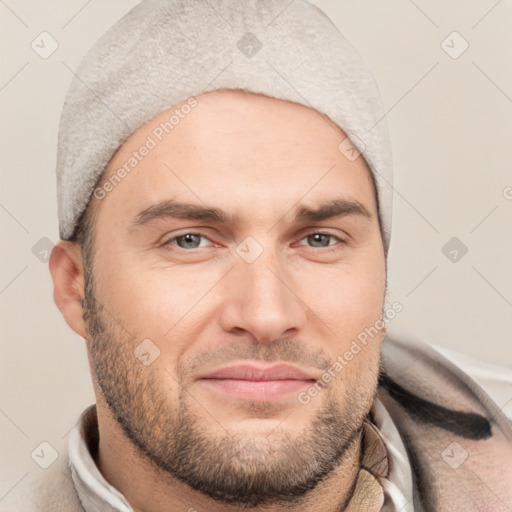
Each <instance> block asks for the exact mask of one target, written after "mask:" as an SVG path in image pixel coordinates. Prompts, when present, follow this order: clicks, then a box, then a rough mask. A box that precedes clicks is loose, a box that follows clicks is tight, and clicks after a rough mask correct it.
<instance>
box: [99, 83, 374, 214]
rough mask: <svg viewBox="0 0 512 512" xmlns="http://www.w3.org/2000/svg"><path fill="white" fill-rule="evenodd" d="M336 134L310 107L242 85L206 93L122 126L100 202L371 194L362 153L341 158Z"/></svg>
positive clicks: (264, 201) (271, 201) (261, 200)
mask: <svg viewBox="0 0 512 512" xmlns="http://www.w3.org/2000/svg"><path fill="white" fill-rule="evenodd" d="M345 138H346V135H345V134H344V133H343V131H342V130H341V129H340V128H339V127H338V126H336V125H335V124H334V123H333V122H332V121H330V120H329V119H328V118H327V116H325V115H323V114H320V113H319V112H317V111H315V110H314V109H312V108H309V107H306V106H303V105H299V104H297V103H293V102H289V101H282V100H277V99H274V98H269V97H267V96H262V95H257V94H253V93H246V92H243V91H214V92H210V93H207V94H204V95H201V96H198V97H197V98H194V101H193V102H191V101H190V100H189V102H184V103H183V104H180V105H177V106H176V107H173V108H171V109H169V110H167V111H165V112H162V113H161V114H159V115H158V116H156V117H155V118H153V119H152V120H151V121H149V122H148V123H146V124H144V125H143V126H141V127H140V128H139V129H138V130H137V131H136V132H135V133H134V134H132V136H131V137H130V138H129V139H128V140H127V141H126V142H125V143H124V144H123V145H122V146H121V148H120V149H119V150H118V151H117V153H116V154H115V156H114V158H113V159H112V161H111V162H110V163H109V165H108V167H107V169H106V171H105V173H104V177H103V180H102V183H106V182H107V181H109V180H110V182H111V184H112V186H110V187H108V188H109V191H108V192H109V193H108V195H107V197H106V198H105V200H104V201H102V202H103V203H105V204H107V203H111V202H113V201H114V200H116V199H117V201H116V202H118V203H121V202H122V203H125V204H126V202H139V203H141V204H142V203H145V204H148V203H150V202H154V201H161V200H163V199H168V198H169V194H172V196H173V198H176V197H178V196H179V198H180V199H184V200H190V199H193V200H194V201H195V202H200V201H203V202H210V203H211V202H212V198H215V199H217V200H218V201H219V202H221V203H229V202H230V203H232V204H234V205H237V202H238V206H240V205H241V202H244V201H245V203H246V204H247V203H248V202H249V203H251V204H252V205H253V206H256V205H257V206H258V207H260V208H261V207H262V206H263V205H266V206H267V207H268V208H270V209H272V208H276V207H278V206H279V205H278V204H277V202H281V203H283V202H284V203H287V204H288V205H289V206H291V205H292V204H293V202H296V201H297V200H298V199H299V198H300V197H303V196H306V195H308V197H309V198H310V199H312V200H313V199H314V197H315V195H318V194H324V193H325V191H329V190H336V189H338V190H339V191H340V192H344V191H346V193H347V194H348V195H352V196H354V195H357V196H360V197H357V199H362V200H363V201H366V202H367V203H372V200H373V194H374V189H373V182H372V178H371V173H370V171H369V169H368V167H367V165H366V162H365V161H364V158H363V157H362V156H360V157H359V158H357V159H356V160H354V161H349V160H348V159H347V158H346V157H345V156H344V154H342V152H340V150H339V145H340V143H341V142H342V141H344V140H345ZM141 155H142V156H141ZM121 171H122V172H121ZM120 175H121V178H119V176H120ZM276 201H277V202H276ZM102 208H103V206H102ZM368 209H370V210H371V209H372V205H371V204H368Z"/></svg>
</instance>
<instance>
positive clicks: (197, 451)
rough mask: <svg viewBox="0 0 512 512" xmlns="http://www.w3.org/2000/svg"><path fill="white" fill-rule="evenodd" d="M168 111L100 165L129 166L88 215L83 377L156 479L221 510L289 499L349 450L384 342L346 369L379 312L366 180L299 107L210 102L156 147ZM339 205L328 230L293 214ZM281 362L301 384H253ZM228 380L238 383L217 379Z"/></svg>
mask: <svg viewBox="0 0 512 512" xmlns="http://www.w3.org/2000/svg"><path fill="white" fill-rule="evenodd" d="M172 110H174V109H171V111H169V112H167V113H163V114H161V115H160V116H158V117H157V118H155V119H154V120H152V121H151V122H149V123H148V124H146V125H144V126H143V127H141V128H140V129H139V130H138V131H137V132H135V134H133V135H132V136H131V137H130V138H129V139H128V141H127V142H126V143H125V144H124V145H123V146H122V148H121V149H120V150H119V151H118V152H117V153H116V155H115V157H114V158H113V160H112V161H111V162H110V164H109V166H108V168H107V172H106V176H105V177H106V178H107V179H108V178H109V177H111V176H113V175H114V174H116V173H118V169H120V168H122V167H123V165H124V164H125V163H126V162H128V161H129V158H130V157H134V155H133V152H134V151H136V152H138V155H139V156H138V157H137V156H135V158H137V159H138V160H139V159H140V161H138V163H137V165H136V167H135V168H133V169H130V171H129V172H128V173H121V175H122V176H123V175H125V174H126V175H125V176H124V177H123V178H122V179H121V180H119V179H117V180H116V179H114V181H112V183H115V185H113V186H111V187H109V186H107V187H104V188H103V189H102V190H107V189H108V192H107V193H106V194H105V197H104V198H103V199H102V200H101V201H99V204H97V205H96V206H97V217H96V220H95V235H94V237H95V238H94V250H93V254H94V266H93V269H92V270H91V269H89V272H92V273H91V274H90V275H88V276H87V279H86V298H87V300H86V305H87V307H86V315H85V318H86V319H87V327H88V332H89V335H88V349H89V356H90V362H91V367H92V370H93V374H94V375H95V376H96V378H97V380H98V383H99V387H100V388H101V394H102V399H104V400H105V401H106V402H107V403H108V405H109V407H110V409H111V411H112V413H113V415H114V417H115V418H116V420H117V421H118V423H119V424H120V425H121V427H122V428H123V431H124V433H125V434H126V436H127V437H128V438H129V439H130V440H131V441H132V442H133V443H134V444H135V446H137V447H138V449H139V450H140V452H141V453H142V454H144V455H145V456H146V457H147V458H148V459H149V460H151V461H153V462H154V463H155V464H156V465H157V466H158V467H159V468H160V469H162V470H164V471H165V472H167V473H168V474H171V475H173V476H174V477H176V478H178V479H179V480H181V481H182V482H185V483H187V484H188V485H190V486H191V487H193V488H194V489H196V490H199V491H201V492H203V493H205V494H207V495H209V496H211V497H214V498H215V499H217V500H219V501H224V502H226V503H250V504H253V505H255V504H264V503H276V500H278V499H279V497H280V496H281V497H282V496H283V495H288V498H285V499H288V500H289V499H290V496H293V495H296V496H299V495H303V494H304V493H306V492H307V491H308V490H310V489H312V488H314V487H315V486H316V485H317V483H318V482H319V481H320V479H321V478H322V477H324V476H325V475H326V474H328V473H329V472H330V471H332V470H333V469H334V468H335V466H336V465H337V464H339V463H340V461H341V460H342V459H343V458H344V457H345V456H346V455H347V453H348V452H349V451H350V450H352V451H353V449H354V446H355V445H356V444H357V443H356V441H357V440H358V438H359V434H360V429H361V424H362V422H363V420H364V418H365V417H366V415H367V413H368V411H369V409H370V407H371V405H372V402H373V398H374V395H375V391H376V385H377V377H378V372H379V360H380V342H381V339H382V333H381V332H379V334H378V335H377V336H375V337H374V338H373V339H372V340H371V341H370V342H369V343H368V344H367V345H366V346H364V347H363V348H362V350H360V351H359V352H358V353H357V354H355V355H354V356H353V358H351V360H349V361H347V359H346V358H345V357H344V354H345V353H346V352H347V351H348V350H349V349H350V346H351V343H352V341H353V340H354V339H355V338H356V337H357V335H358V334H359V333H361V332H362V331H364V330H365V329H367V328H369V327H372V326H374V325H375V324H376V322H377V321H378V319H379V316H380V314H381V312H382V307H383V300H384V291H385V258H384V252H383V246H382V240H381V237H380V231H379V224H378V216H377V209H376V199H375V195H374V188H373V184H372V181H371V175H370V172H369V170H368V168H367V166H366V164H365V162H364V160H363V158H362V157H359V158H357V159H356V160H355V161H349V160H348V159H347V158H346V157H345V156H344V155H343V154H342V153H340V151H339V150H338V146H339V144H340V142H342V140H343V139H344V138H345V135H344V134H343V133H342V132H341V131H340V130H339V129H338V128H336V127H335V126H334V125H333V124H332V123H331V122H330V121H328V120H327V119H326V118H325V117H323V116H321V115H319V114H318V113H316V112H315V111H313V110H312V109H309V108H307V107H303V106H300V105H297V104H294V103H290V102H284V101H278V100H274V99H270V98H266V97H263V96H258V95H252V94H243V93H240V92H226V91H222V92H221V91H216V92H214V93H208V94H206V95H202V96H199V97H198V98H197V104H195V105H194V106H193V108H190V109H188V108H187V109H182V110H181V111H180V113H181V115H180V116H179V122H177V123H176V118H175V119H174V120H173V121H174V123H175V124H173V128H172V130H171V129H169V127H168V126H167V128H168V131H169V133H165V130H162V126H161V124H160V123H163V122H165V121H168V120H169V117H170V115H171V114H172ZM189 111H190V112H189ZM183 112H189V113H187V114H186V115H184V114H183ZM159 127H160V129H159ZM157 134H159V135H157ZM148 137H149V138H148ZM159 139H161V140H159ZM151 141H152V142H151ZM143 145H146V146H147V147H149V148H150V149H149V151H148V152H146V151H144V150H143V151H139V148H141V146H143ZM153 146H154V147H153ZM141 153H145V154H146V153H147V154H146V156H144V157H141ZM132 163H133V161H132ZM127 168H130V167H129V166H128V167H127ZM118 176H119V173H118ZM103 183H105V180H104V181H103ZM97 195H98V197H100V196H101V194H97ZM93 200H95V201H96V199H93ZM334 201H337V202H338V203H336V206H337V207H340V206H341V210H340V211H341V214H339V215H336V216H332V217H326V218H323V217H325V216H323V217H322V216H316V217H315V215H313V214H312V213H310V214H309V215H306V214H305V213H304V212H303V215H302V216H300V215H298V214H300V212H301V211H302V210H303V208H306V209H308V210H311V211H313V212H315V211H317V210H319V209H320V208H321V207H322V206H324V205H326V204H328V203H331V204H335V203H333V202H334ZM173 203H186V204H188V205H190V206H189V207H183V206H182V207H177V206H175V205H174V206H173ZM195 208H197V209H215V211H216V213H221V215H217V216H213V215H212V213H211V212H209V213H208V212H205V211H203V212H196V213H193V210H194V209H195ZM296 217H297V218H296ZM377 323H378V322H377ZM144 340H146V341H144ZM148 340H150V341H148ZM141 343H142V345H141ZM136 355H138V356H139V358H140V359H142V361H143V362H141V361H140V360H139V358H137V357H136ZM338 356H339V357H340V358H342V359H343V361H344V362H343V364H341V365H340V364H338V365H335V362H336V361H338V362H339V361H340V359H338ZM278 363H283V364H288V365H290V366H292V367H293V368H295V369H299V370H300V371H301V372H302V376H299V375H298V374H297V373H292V374H286V373H278V374H277V375H273V374H266V375H265V376H263V374H262V373H259V370H262V369H267V368H269V367H273V366H276V365H277V364H278ZM239 365H249V366H251V367H252V371H248V370H247V368H243V367H242V368H238V370H233V367H236V366H239ZM340 366H341V369H340ZM226 368H227V369H229V370H230V371H235V372H236V371H238V372H239V373H229V372H227V373H226V372H224V373H221V374H218V373H217V375H216V377H217V378H213V377H212V374H214V373H215V372H218V371H219V370H225V369H226ZM293 368H292V369H293ZM328 370H330V375H331V378H328V377H325V375H326V372H327V371H328ZM333 375H334V377H333ZM227 377H229V378H227ZM322 377H324V380H323V385H322V386H319V387H318V388H319V389H320V391H318V390H317V391H318V392H317V393H316V394H315V393H314V392H313V393H310V389H311V386H312V384H314V382H315V381H317V380H319V379H322ZM262 378H263V379H268V380H266V381H262V380H261V379H262ZM299 397H302V399H299ZM307 397H308V400H306V399H305V398H307Z"/></svg>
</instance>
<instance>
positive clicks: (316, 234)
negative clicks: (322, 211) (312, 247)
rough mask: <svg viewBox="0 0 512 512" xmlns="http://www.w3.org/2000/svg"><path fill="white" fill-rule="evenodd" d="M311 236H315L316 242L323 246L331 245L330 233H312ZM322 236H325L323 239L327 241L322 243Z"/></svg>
mask: <svg viewBox="0 0 512 512" xmlns="http://www.w3.org/2000/svg"><path fill="white" fill-rule="evenodd" d="M311 236H312V237H313V239H314V242H320V246H321V247H326V246H327V245H329V235H324V234H322V233H315V234H314V235H311ZM320 237H324V239H323V240H324V241H326V242H327V243H321V242H322V241H321V240H320ZM317 247H318V246H317Z"/></svg>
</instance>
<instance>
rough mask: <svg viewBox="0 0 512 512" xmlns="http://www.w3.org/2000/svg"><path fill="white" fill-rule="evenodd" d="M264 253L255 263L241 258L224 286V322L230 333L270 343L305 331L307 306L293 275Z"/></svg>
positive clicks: (266, 252) (222, 318)
mask: <svg viewBox="0 0 512 512" xmlns="http://www.w3.org/2000/svg"><path fill="white" fill-rule="evenodd" d="M264 254H265V256H263V255H262V256H260V257H259V258H258V259H257V260H256V261H254V262H252V263H247V262H245V261H243V260H242V259H240V258H237V260H236V261H235V264H234V268H233V269H232V271H231V272H229V274H228V276H227V277H229V279H228V280H227V281H226V282H225V283H224V285H225V286H226V296H225V297H226V299H225V301H224V303H223V306H222V310H221V313H220V322H221V326H222V328H223V329H224V330H225V331H227V332H231V333H236V334H244V333H247V332H249V333H251V334H252V335H253V336H254V337H255V338H256V339H257V340H258V341H260V342H267V343H268V342H270V341H273V340H275V339H278V338H279V337H281V336H285V335H286V336H290V335H292V334H296V331H297V332H299V331H300V330H302V328H303V327H304V325H305V322H306V309H307V306H306V305H305V304H304V302H303V301H302V300H301V298H300V297H299V296H298V295H297V291H296V290H295V289H296V288H298V286H297V284H296V282H295V280H294V279H293V276H291V273H290V272H285V270H284V269H283V268H282V267H281V266H280V265H279V262H278V259H277V257H275V256H274V255H271V254H269V251H267V250H265V251H264Z"/></svg>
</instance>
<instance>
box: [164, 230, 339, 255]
mask: <svg viewBox="0 0 512 512" xmlns="http://www.w3.org/2000/svg"><path fill="white" fill-rule="evenodd" d="M186 235H198V236H201V237H203V238H206V239H207V240H210V239H209V238H208V237H207V236H206V235H205V234H204V233H201V232H198V231H187V232H186V233H183V234H181V235H176V236H174V237H172V238H170V239H169V240H167V241H166V242H164V243H163V244H162V247H164V248H166V249H168V250H172V249H170V247H171V246H172V247H177V248H178V249H181V250H182V251H186V252H192V251H194V250H196V249H200V248H201V247H195V248H193V249H184V248H183V247H179V246H176V245H174V244H172V242H175V241H176V240H177V239H178V238H182V237H185V236H186ZM311 235H324V236H328V237H330V238H334V239H336V240H337V241H338V242H339V243H340V244H341V245H345V244H346V241H345V240H343V239H342V238H339V237H338V236H336V235H333V234H331V233H326V232H324V231H311V232H309V233H306V234H304V236H303V237H302V238H301V239H300V240H304V239H305V238H307V237H309V236H311ZM336 245H337V244H330V245H327V246H326V247H313V246H308V247H311V248H313V249H322V250H323V251H324V252H328V251H333V250H336V249H335V246H336Z"/></svg>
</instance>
